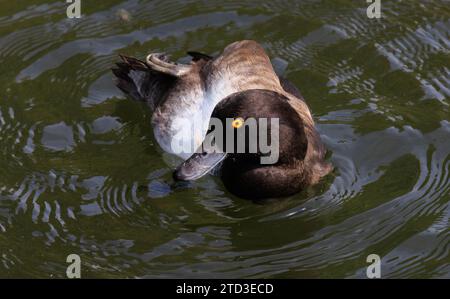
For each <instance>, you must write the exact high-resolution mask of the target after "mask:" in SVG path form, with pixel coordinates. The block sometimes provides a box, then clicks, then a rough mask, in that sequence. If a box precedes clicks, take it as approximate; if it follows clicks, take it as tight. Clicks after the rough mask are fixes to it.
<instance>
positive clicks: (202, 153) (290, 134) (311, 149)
mask: <svg viewBox="0 0 450 299" xmlns="http://www.w3.org/2000/svg"><path fill="white" fill-rule="evenodd" d="M299 107H303V106H297V105H292V103H291V102H290V99H289V98H288V97H287V96H285V95H283V94H281V93H279V92H275V91H272V90H261V89H254V90H246V91H243V92H237V93H234V94H232V95H230V96H228V97H226V98H225V99H223V100H222V101H221V102H220V103H219V104H218V105H217V106H216V107H215V109H214V111H213V113H212V115H211V120H213V119H214V120H215V121H216V122H215V124H214V125H212V123H211V124H210V128H211V127H213V126H217V121H219V122H220V123H221V124H222V125H221V126H219V127H220V129H219V130H222V132H221V134H220V136H227V138H228V136H231V138H232V142H231V144H232V146H231V147H228V146H227V144H228V143H230V142H229V141H230V140H228V139H227V138H224V140H222V142H206V141H207V139H208V138H206V139H205V140H204V142H203V143H202V145H201V146H200V148H199V150H198V151H197V153H194V154H193V155H191V157H190V158H188V159H187V160H186V161H184V162H183V163H182V164H181V165H180V166H178V167H177V169H176V170H175V171H174V174H173V176H174V178H175V180H177V181H193V180H197V179H199V178H201V177H203V176H205V175H206V174H208V173H209V172H211V171H212V170H213V169H214V168H215V167H216V165H219V164H220V165H221V166H220V174H219V175H220V177H221V179H222V181H223V183H224V186H225V187H226V188H227V189H228V190H229V191H230V192H231V193H233V194H234V195H236V196H238V197H241V198H248V199H252V200H261V199H267V198H278V197H286V196H290V195H293V194H295V193H298V192H299V191H301V190H303V189H304V188H306V187H308V186H311V185H314V184H317V183H318V182H319V181H320V179H321V178H322V177H324V176H326V175H327V174H329V173H330V172H331V171H332V170H333V167H332V165H331V164H330V163H328V162H327V161H325V159H324V158H325V153H326V149H325V147H324V145H323V143H322V141H321V140H320V137H319V135H318V134H317V132H316V130H315V129H314V122H313V120H312V118H309V117H305V115H307V114H306V113H305V111H299V110H297V109H299ZM261 119H265V120H267V119H277V120H278V124H277V125H276V126H274V125H273V124H272V123H271V125H268V126H267V130H265V131H264V130H261V129H260V128H256V130H255V132H257V133H256V134H257V138H253V140H252V139H251V138H250V134H249V133H248V131H247V133H244V136H245V138H244V139H243V140H244V143H245V144H244V145H243V147H242V148H243V149H244V150H243V151H240V152H239V151H238V150H237V144H238V142H237V136H238V135H239V133H234V134H232V135H227V133H226V130H227V129H229V130H232V131H233V132H234V131H239V130H245V123H246V122H247V121H248V120H255V122H254V123H255V124H257V125H258V126H259V124H260V122H259V120H261ZM227 120H229V121H228V122H227ZM275 130H276V131H277V134H276V135H273V131H275ZM209 132H211V130H210V131H209ZM262 134H267V136H262ZM207 136H209V135H207ZM217 136H219V135H217ZM269 136H270V137H269ZM273 136H276V141H277V142H276V144H277V148H276V150H277V155H276V159H275V160H273V161H272V162H270V163H264V162H263V159H262V158H264V157H267V154H269V152H267V151H264V152H263V151H262V149H261V146H260V145H259V144H256V145H255V143H257V142H258V140H261V138H265V139H266V140H269V139H270V140H271V143H273V142H274V141H275V140H274V138H273ZM209 141H211V140H209ZM252 143H253V145H255V146H254V148H255V150H254V151H251V150H250V148H251V146H252Z"/></svg>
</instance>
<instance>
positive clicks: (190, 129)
mask: <svg viewBox="0 0 450 299" xmlns="http://www.w3.org/2000/svg"><path fill="white" fill-rule="evenodd" d="M188 55H189V56H190V57H191V61H190V62H189V63H188V64H181V63H175V62H172V61H170V56H169V55H167V54H165V53H151V54H149V55H148V56H147V57H146V58H145V60H141V59H138V58H134V57H129V56H127V55H123V54H121V55H119V56H120V59H121V61H120V62H118V63H117V64H116V67H114V68H113V69H112V72H113V73H114V75H115V84H116V86H117V87H118V88H119V89H120V90H122V91H123V92H124V93H125V94H127V95H129V96H130V97H131V98H133V99H135V100H138V101H143V102H145V103H146V104H147V105H148V106H149V108H150V109H151V111H152V117H151V122H152V127H153V133H154V136H155V139H156V141H157V143H158V144H159V146H160V147H161V148H162V149H163V150H164V151H165V152H168V153H170V154H175V155H177V156H178V157H180V158H182V159H183V160H185V159H187V158H189V157H190V156H191V155H192V153H194V152H195V151H196V149H197V148H198V147H199V146H200V145H201V144H202V142H203V139H204V137H205V135H206V133H207V131H208V125H209V119H210V116H211V114H212V112H213V110H214V108H215V107H216V105H217V104H218V103H219V102H220V101H221V100H223V99H225V98H226V97H228V96H229V95H230V94H233V93H236V92H242V91H245V90H249V89H264V90H272V91H275V92H278V93H280V94H282V95H284V96H286V97H287V98H288V99H290V101H291V102H292V105H295V106H298V109H297V110H298V111H301V113H303V114H304V117H306V118H311V115H310V112H309V109H308V108H307V106H306V105H305V104H304V102H303V101H302V100H300V99H301V98H302V97H301V94H300V92H299V91H298V89H297V88H296V87H295V86H294V85H293V84H292V83H291V82H289V81H288V80H287V79H285V78H283V77H279V76H278V75H277V74H276V73H275V71H274V69H273V66H272V63H271V61H270V58H269V57H268V55H267V54H266V52H265V50H264V48H263V47H262V46H261V45H260V44H259V43H257V42H256V41H252V40H243V41H237V42H234V43H232V44H230V45H228V46H227V47H225V49H224V50H223V52H222V53H221V54H220V55H218V56H216V57H212V56H210V55H207V54H203V53H200V52H194V51H191V52H188Z"/></svg>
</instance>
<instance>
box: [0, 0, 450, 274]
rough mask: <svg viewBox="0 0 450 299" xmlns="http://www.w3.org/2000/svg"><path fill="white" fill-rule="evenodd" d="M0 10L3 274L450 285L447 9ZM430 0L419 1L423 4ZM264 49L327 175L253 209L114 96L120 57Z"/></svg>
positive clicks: (176, 5)
mask: <svg viewBox="0 0 450 299" xmlns="http://www.w3.org/2000/svg"><path fill="white" fill-rule="evenodd" d="M63 2H64V1H56V0H55V1H53V0H48V1H36V0H26V1H20V3H14V2H11V1H10V2H8V1H4V2H2V3H1V4H0V8H1V9H0V63H1V65H2V76H0V85H1V89H0V90H1V91H0V277H56V278H63V277H65V273H66V267H67V263H66V257H67V255H68V254H71V253H76V254H79V255H80V256H81V259H82V265H83V275H84V276H85V277H152V278H153V277H169V278H173V277H185V278H192V277H207V278H212V277H216V278H225V277H227V278H255V277H258V278H269V277H271V278H300V277H333V278H338V277H339V278H340V277H356V278H364V277H365V275H366V267H367V263H366V257H367V256H368V255H369V254H378V255H380V257H381V258H382V270H381V272H382V277H384V278H423V277H425V278H428V277H435V278H438V277H439V278H444V277H446V278H449V275H450V267H449V251H450V231H449V219H450V205H449V202H450V117H449V116H450V111H449V105H450V60H449V59H448V58H449V54H450V30H449V28H450V6H449V5H448V2H447V1H443V0H442V1H382V18H381V19H380V20H374V19H369V18H367V16H366V6H365V5H367V4H366V3H365V1H360V3H359V1H339V2H333V1H328V2H326V4H325V3H324V2H323V1H316V0H305V1H285V0H279V1H256V0H255V1H253V0H251V1H245V3H244V2H243V1H237V0H236V1H235V0H231V1H194V0H192V1H191V0H189V1H176V0H173V1H172V0H171V1H166V0H165V1H159V0H157V1H146V0H143V1H136V0H128V1H120V0H107V1H88V2H86V3H84V5H83V16H82V18H80V19H73V20H70V19H67V18H66V15H65V10H66V6H65V4H64V3H63ZM421 2H423V3H421ZM240 39H255V40H258V41H259V42H261V44H262V45H263V46H264V47H265V48H266V49H267V52H268V53H269V55H270V56H271V58H272V59H273V64H274V66H275V69H276V70H277V71H278V72H279V73H282V74H283V75H284V76H287V77H288V78H289V79H290V80H291V81H292V82H294V83H295V84H296V85H297V86H299V87H300V90H301V92H302V94H303V95H304V97H305V99H306V101H307V102H308V104H309V106H310V107H311V110H312V111H313V114H314V116H315V119H316V122H317V127H318V129H319V131H320V133H321V135H322V138H323V140H324V142H325V143H326V146H327V148H328V149H329V150H330V154H329V156H330V157H329V159H330V160H331V162H332V163H333V164H334V166H335V171H334V173H333V174H332V175H330V176H328V177H327V178H325V179H324V180H323V182H321V183H320V184H319V185H318V186H314V187H311V188H308V189H307V190H304V191H303V192H301V193H300V194H297V195H295V196H292V197H290V198H286V199H273V200H269V201H267V202H265V203H253V202H250V201H245V200H242V199H239V198H236V197H234V196H232V195H231V194H230V193H228V191H227V190H226V189H225V188H224V186H223V185H222V183H221V182H220V180H219V179H217V178H215V177H205V178H203V179H201V180H199V181H196V182H193V183H189V184H182V183H176V182H174V181H173V179H172V170H173V168H174V166H175V165H177V164H178V163H179V162H180V161H179V160H178V159H177V158H176V157H173V156H171V155H168V154H165V153H163V152H162V151H161V150H160V149H159V148H158V146H157V144H156V142H155V140H154V139H153V133H152V127H151V112H150V111H148V110H147V108H146V106H145V105H143V104H141V103H136V102H134V101H131V100H128V99H126V97H125V96H124V95H123V94H122V93H121V92H120V91H119V90H117V89H116V88H115V86H114V84H113V82H112V75H111V73H110V68H111V67H112V66H113V64H114V62H115V61H116V60H117V55H118V54H119V53H126V54H128V55H133V56H137V57H144V56H145V55H146V54H147V53H149V52H162V51H165V52H168V53H170V54H172V55H173V57H174V58H176V59H177V58H178V59H180V60H183V59H186V54H185V53H186V51H188V50H196V51H204V52H206V53H218V52H219V51H220V50H221V49H222V48H223V47H225V46H226V45H227V44H229V43H231V42H233V41H235V40H240Z"/></svg>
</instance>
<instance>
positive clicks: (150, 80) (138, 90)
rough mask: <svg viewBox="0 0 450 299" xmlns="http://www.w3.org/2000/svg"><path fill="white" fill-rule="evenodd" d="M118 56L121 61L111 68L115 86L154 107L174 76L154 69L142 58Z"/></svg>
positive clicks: (162, 96)
mask: <svg viewBox="0 0 450 299" xmlns="http://www.w3.org/2000/svg"><path fill="white" fill-rule="evenodd" d="M119 56H120V58H121V59H122V61H121V62H118V63H116V66H117V67H115V68H113V69H112V72H113V73H114V75H115V76H116V79H115V84H116V86H117V87H118V88H119V89H121V90H122V91H123V92H124V93H125V94H128V95H130V96H131V97H132V98H133V99H135V100H138V101H145V102H147V103H148V104H149V105H150V107H152V108H155V107H156V106H157V105H158V103H159V102H160V101H161V100H162V99H163V98H164V96H165V95H166V93H167V91H168V90H169V89H170V87H171V86H172V85H173V84H174V82H175V80H176V77H174V76H171V75H169V74H167V73H165V72H161V71H158V70H155V69H154V68H153V67H151V66H150V65H148V64H147V63H146V62H144V61H142V60H139V59H136V58H133V57H127V56H125V55H119Z"/></svg>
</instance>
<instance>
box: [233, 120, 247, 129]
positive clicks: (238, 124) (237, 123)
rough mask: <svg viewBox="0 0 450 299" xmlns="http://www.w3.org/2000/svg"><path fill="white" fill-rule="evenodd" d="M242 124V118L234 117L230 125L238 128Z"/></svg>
mask: <svg viewBox="0 0 450 299" xmlns="http://www.w3.org/2000/svg"><path fill="white" fill-rule="evenodd" d="M243 124H244V120H243V119H242V118H241V117H238V118H236V119H234V120H233V122H232V123H231V125H232V126H233V128H235V129H239V128H240V127H242V125H243Z"/></svg>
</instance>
